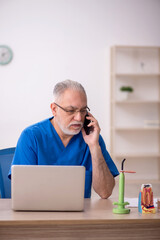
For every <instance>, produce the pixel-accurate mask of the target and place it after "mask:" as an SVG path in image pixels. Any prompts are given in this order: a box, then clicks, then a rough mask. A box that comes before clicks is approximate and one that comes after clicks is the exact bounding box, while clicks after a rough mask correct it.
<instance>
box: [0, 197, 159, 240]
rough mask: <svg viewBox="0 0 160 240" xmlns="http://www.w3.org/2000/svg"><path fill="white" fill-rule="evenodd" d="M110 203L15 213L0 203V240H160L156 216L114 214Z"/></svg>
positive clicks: (89, 202) (92, 202) (8, 202)
mask: <svg viewBox="0 0 160 240" xmlns="http://www.w3.org/2000/svg"><path fill="white" fill-rule="evenodd" d="M113 200H115V199H112V198H111V199H107V200H103V199H99V198H94V199H85V203H84V211H83V212H15V211H13V210H12V209H11V200H10V199H0V239H1V240H3V239H8V236H9V239H16V240H20V239H22V236H25V239H40V240H42V239H45V240H46V239H53V237H54V239H59V240H66V239H92V240H94V239H95V240H96V239H98V240H99V239H106V236H107V239H112V240H113V239H116V240H122V239H123V240H128V239H139V238H141V239H145V240H151V239H154V240H155V239H157V240H158V239H159V236H160V213H159V212H157V213H156V214H140V213H139V212H138V208H131V212H130V214H113V213H112V208H113V204H112V202H113ZM66 236H67V237H66Z"/></svg>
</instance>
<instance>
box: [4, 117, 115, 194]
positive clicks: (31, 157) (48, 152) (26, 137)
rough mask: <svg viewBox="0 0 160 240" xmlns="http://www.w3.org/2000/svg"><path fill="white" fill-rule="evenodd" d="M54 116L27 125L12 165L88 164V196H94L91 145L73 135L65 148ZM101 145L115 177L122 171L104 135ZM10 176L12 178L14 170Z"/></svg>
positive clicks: (86, 166)
mask: <svg viewBox="0 0 160 240" xmlns="http://www.w3.org/2000/svg"><path fill="white" fill-rule="evenodd" d="M51 119H52V118H50V119H46V120H44V121H42V122H39V123H37V124H34V125H32V126H30V127H28V128H26V129H25V130H24V131H23V132H22V134H21V136H20V138H19V140H18V143H17V147H16V151H15V155H14V158H13V161H12V165H17V164H21V165H80V166H85V168H86V176H85V198H89V197H90V196H91V185H92V161H91V154H90V151H89V147H88V145H87V144H86V143H85V141H84V139H83V136H82V133H81V132H80V133H79V134H77V135H74V136H73V137H72V138H71V140H70V142H69V143H68V145H67V146H66V147H65V146H64V145H63V143H62V141H61V139H60V137H59V135H58V134H57V132H56V130H55V128H54V127H53V125H52V123H51ZM99 144H100V146H101V150H102V153H103V156H104V159H105V161H106V163H107V165H108V167H109V169H110V171H111V173H112V175H113V176H114V177H115V176H117V175H118V174H119V172H118V170H117V167H116V166H115V164H114V162H113V161H112V159H111V157H110V155H109V153H108V151H107V150H106V146H105V143H104V141H103V138H102V137H101V135H100V137H99ZM8 177H9V178H11V169H10V171H9V174H8Z"/></svg>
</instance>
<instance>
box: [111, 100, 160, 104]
mask: <svg viewBox="0 0 160 240" xmlns="http://www.w3.org/2000/svg"><path fill="white" fill-rule="evenodd" d="M111 103H117V104H160V101H159V100H153V101H151V100H123V101H122V100H116V101H113V100H112V101H111Z"/></svg>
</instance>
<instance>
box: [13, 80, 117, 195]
mask: <svg viewBox="0 0 160 240" xmlns="http://www.w3.org/2000/svg"><path fill="white" fill-rule="evenodd" d="M53 95H54V102H53V103H51V111H52V114H53V117H51V118H49V119H46V120H44V121H42V122H39V123H37V124H34V125H32V126H30V127H28V128H26V129H25V130H24V131H23V132H22V134H21V136H20V138H19V140H18V143H17V147H16V151H15V155H14V158H13V162H12V164H23V165H82V166H85V168H86V178H85V197H86V198H89V197H90V196H91V185H92V183H93V188H94V190H95V192H96V193H98V194H99V196H100V197H101V198H108V197H109V196H110V195H111V194H112V190H113V188H114V184H115V180H114V177H115V176H117V175H118V174H119V173H118V170H117V168H116V166H115V164H114V162H113V161H112V159H111V157H110V155H109V153H108V152H107V150H106V147H105V143H104V141H103V139H102V137H101V135H100V127H99V124H98V122H97V120H96V119H95V118H94V117H93V115H92V114H91V113H89V108H88V106H87V96H86V92H85V90H84V88H83V86H82V85H81V84H80V83H78V82H75V81H71V80H66V81H63V82H60V83H58V84H56V86H55V88H54V90H53ZM86 115H87V116H86ZM85 118H87V120H89V121H90V122H89V124H88V127H90V129H91V132H90V133H89V134H88V133H87V134H86V131H85V130H84V128H83V124H84V120H85ZM9 178H11V171H10V172H9Z"/></svg>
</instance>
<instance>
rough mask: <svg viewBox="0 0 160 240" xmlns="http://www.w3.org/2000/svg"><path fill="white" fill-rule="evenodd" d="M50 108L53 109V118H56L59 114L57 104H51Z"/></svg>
mask: <svg viewBox="0 0 160 240" xmlns="http://www.w3.org/2000/svg"><path fill="white" fill-rule="evenodd" d="M50 108H51V111H52V114H53V116H56V112H57V106H56V104H55V103H51V105H50Z"/></svg>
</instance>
